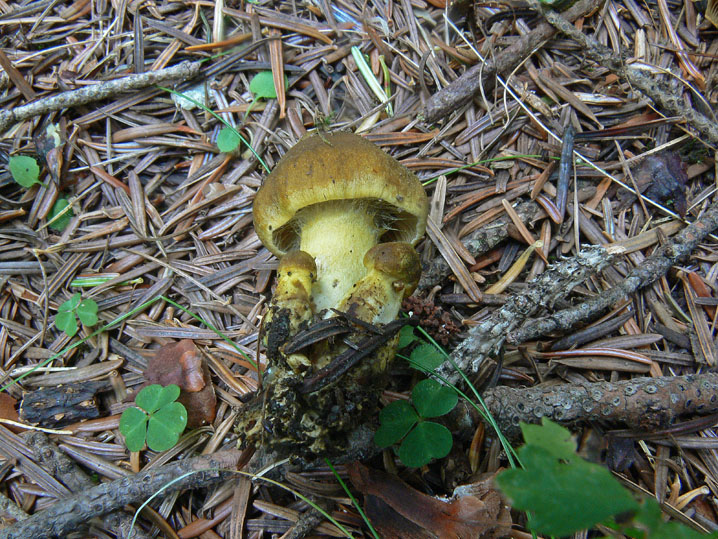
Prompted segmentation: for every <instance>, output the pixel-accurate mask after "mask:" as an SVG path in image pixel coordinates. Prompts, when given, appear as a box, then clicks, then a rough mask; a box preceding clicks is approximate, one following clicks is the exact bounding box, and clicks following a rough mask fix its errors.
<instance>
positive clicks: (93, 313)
mask: <svg viewBox="0 0 718 539" xmlns="http://www.w3.org/2000/svg"><path fill="white" fill-rule="evenodd" d="M77 318H79V319H80V322H82V323H83V324H85V325H86V326H94V325H95V324H97V303H95V301H94V300H92V299H89V298H87V299H82V296H80V293H79V292H78V293H77V294H74V295H73V296H72V297H71V298H70V299H68V300H67V301H66V302H65V303H63V304H62V305H60V307H59V308H58V309H57V316H55V326H57V328H58V329H60V330H62V331H64V332H65V333H66V334H67V336H68V337H73V336H74V335H75V333H77Z"/></svg>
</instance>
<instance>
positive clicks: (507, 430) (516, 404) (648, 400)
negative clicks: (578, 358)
mask: <svg viewBox="0 0 718 539" xmlns="http://www.w3.org/2000/svg"><path fill="white" fill-rule="evenodd" d="M717 394H718V374H716V373H706V374H689V375H686V376H663V377H659V378H633V379H631V380H625V381H621V382H595V383H583V384H561V385H555V386H548V387H531V388H511V387H495V388H493V389H490V390H488V391H487V392H486V393H485V394H484V396H483V398H484V401H485V402H486V405H487V406H488V408H489V411H490V412H491V414H492V415H493V416H494V418H495V419H496V421H497V423H498V426H499V428H500V429H501V432H503V433H504V434H505V435H506V436H508V437H510V438H517V437H518V436H520V430H519V423H520V422H522V421H523V422H525V423H536V422H538V421H540V419H541V418H542V417H546V418H548V419H551V420H552V421H556V422H560V423H562V424H568V425H570V424H572V423H576V422H578V421H604V422H607V423H612V424H623V425H625V426H627V427H628V428H633V429H639V430H649V429H656V428H661V427H666V426H668V425H669V424H670V423H671V422H673V421H674V420H675V419H677V418H678V417H680V416H683V415H708V414H712V413H714V412H716V411H718V399H716V395H717ZM475 419H478V418H475ZM474 426H475V424H474Z"/></svg>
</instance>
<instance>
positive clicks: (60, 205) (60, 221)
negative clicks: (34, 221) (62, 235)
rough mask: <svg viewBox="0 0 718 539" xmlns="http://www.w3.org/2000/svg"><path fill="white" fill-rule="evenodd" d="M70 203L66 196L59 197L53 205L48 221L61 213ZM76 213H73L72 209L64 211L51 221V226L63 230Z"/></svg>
mask: <svg viewBox="0 0 718 539" xmlns="http://www.w3.org/2000/svg"><path fill="white" fill-rule="evenodd" d="M69 205H70V202H68V200H67V199H66V198H58V199H57V200H56V201H55V204H54V205H53V207H52V210H50V214H49V215H48V216H47V220H48V221H52V220H53V219H54V218H55V216H56V215H60V212H62V210H64V209H65V208H67V207H68V206H69ZM73 215H74V214H73V213H72V210H71V209H70V210H67V211H66V212H65V213H63V214H62V215H61V216H60V217H58V218H57V219H55V220H54V221H52V223H50V228H52V229H53V230H58V231H60V232H61V231H63V230H65V227H66V226H67V225H68V224H70V220H71V219H72V216H73Z"/></svg>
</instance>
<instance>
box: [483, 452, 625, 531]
mask: <svg viewBox="0 0 718 539" xmlns="http://www.w3.org/2000/svg"><path fill="white" fill-rule="evenodd" d="M559 443H560V442H559ZM518 453H519V458H520V459H521V463H522V464H523V466H524V469H523V470H519V469H513V470H506V471H505V472H502V473H501V474H499V475H498V477H497V478H496V481H497V484H498V485H499V487H500V488H501V490H503V491H504V493H505V494H506V495H507V496H508V497H509V498H511V500H512V501H513V506H514V507H515V508H516V509H521V510H525V511H531V514H532V518H531V526H532V529H533V530H534V531H536V532H538V533H542V534H546V535H556V536H564V535H569V534H571V533H573V532H576V531H579V530H584V529H588V528H591V527H592V526H594V525H595V524H597V523H599V522H602V521H603V520H605V519H607V518H609V517H611V516H613V515H617V514H619V513H625V512H627V511H634V510H636V509H637V507H638V504H637V503H636V501H635V500H634V499H633V497H632V496H631V495H630V494H629V493H628V491H627V490H626V489H624V488H623V487H622V486H621V485H620V483H619V482H618V481H616V479H614V478H613V476H612V475H611V473H610V472H609V471H608V470H607V469H605V468H603V467H601V466H599V465H597V464H593V463H590V462H586V461H584V460H583V459H581V458H578V457H575V458H573V459H572V460H571V461H570V462H566V461H565V460H564V459H563V458H560V457H557V455H556V454H555V453H554V452H552V451H550V450H548V449H546V448H545V447H542V446H539V445H529V444H527V445H524V446H523V447H521V448H520V449H519V451H518ZM547 494H548V495H547Z"/></svg>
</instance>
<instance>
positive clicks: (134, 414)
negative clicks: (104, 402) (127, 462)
mask: <svg viewBox="0 0 718 539" xmlns="http://www.w3.org/2000/svg"><path fill="white" fill-rule="evenodd" d="M147 420H148V417H147V414H146V413H144V412H143V411H142V410H140V409H139V408H135V407H134V406H133V407H132V408H128V409H127V410H125V411H124V412H122V416H121V417H120V432H121V433H122V436H124V437H125V445H126V446H127V449H129V450H130V451H140V450H141V449H142V448H143V447H144V446H145V437H146V435H147Z"/></svg>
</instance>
